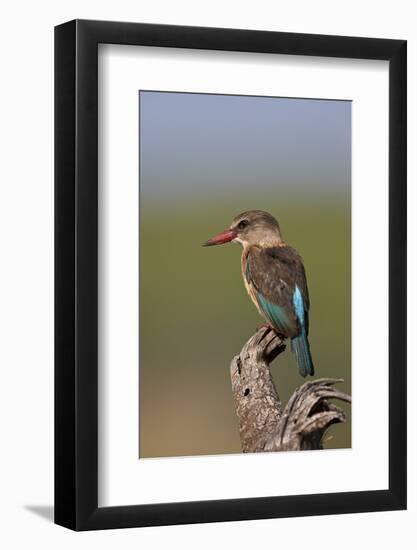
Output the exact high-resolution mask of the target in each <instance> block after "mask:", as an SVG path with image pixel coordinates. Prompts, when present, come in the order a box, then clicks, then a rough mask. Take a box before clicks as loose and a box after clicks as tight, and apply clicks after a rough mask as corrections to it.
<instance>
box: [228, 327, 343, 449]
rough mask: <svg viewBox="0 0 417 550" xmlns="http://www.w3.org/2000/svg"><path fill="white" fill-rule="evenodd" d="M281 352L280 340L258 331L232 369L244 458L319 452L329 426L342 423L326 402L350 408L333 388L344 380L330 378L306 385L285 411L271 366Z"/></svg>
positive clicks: (266, 331) (340, 413) (340, 414)
mask: <svg viewBox="0 0 417 550" xmlns="http://www.w3.org/2000/svg"><path fill="white" fill-rule="evenodd" d="M284 350H285V344H284V341H283V340H282V339H281V338H280V337H279V336H278V335H277V334H276V333H275V332H274V331H273V330H271V329H270V328H268V327H262V328H260V329H259V330H258V331H257V332H256V333H255V334H254V335H253V336H252V337H251V338H250V339H249V340H248V341H247V342H246V344H245V345H244V346H243V348H242V351H241V352H240V354H239V355H237V356H236V357H234V358H233V360H232V362H231V364H230V375H231V380H232V390H233V397H234V402H235V407H236V413H237V416H238V419H239V431H240V441H241V446H242V451H243V452H244V453H254V452H267V451H301V450H312V449H321V448H322V441H323V436H324V433H325V432H326V430H327V429H328V428H329V426H331V425H332V424H335V423H337V422H345V420H346V418H345V414H344V412H343V411H342V410H341V409H340V408H338V407H337V406H336V405H334V404H333V403H330V402H329V401H328V400H329V399H339V400H341V401H345V402H348V403H350V402H351V397H350V396H349V395H347V394H345V393H343V392H340V391H338V390H337V389H336V388H335V387H334V385H335V384H336V383H337V382H341V381H342V380H336V379H331V378H322V379H319V380H313V381H309V382H305V383H304V384H303V385H302V386H301V387H299V388H297V389H296V390H295V392H294V393H293V395H292V396H291V398H290V399H289V401H288V403H287V405H286V407H285V408H284V409H283V407H282V404H281V401H280V398H279V396H278V392H277V389H276V386H275V384H274V381H273V379H272V375H271V371H270V368H269V365H270V363H271V362H272V361H273V360H274V359H275V358H276V357H277V356H278V355H279V354H280V353H282V352H283V351H284Z"/></svg>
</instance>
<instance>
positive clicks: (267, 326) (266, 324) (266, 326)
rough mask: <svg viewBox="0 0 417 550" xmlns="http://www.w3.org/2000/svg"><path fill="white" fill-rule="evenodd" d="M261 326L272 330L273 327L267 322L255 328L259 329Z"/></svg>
mask: <svg viewBox="0 0 417 550" xmlns="http://www.w3.org/2000/svg"><path fill="white" fill-rule="evenodd" d="M262 328H269V330H274V327H273V326H271V325H270V324H268V323H262V325H259V326H258V327H256V330H261V329H262Z"/></svg>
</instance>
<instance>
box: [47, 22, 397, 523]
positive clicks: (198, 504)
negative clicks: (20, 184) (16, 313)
mask: <svg viewBox="0 0 417 550" xmlns="http://www.w3.org/2000/svg"><path fill="white" fill-rule="evenodd" d="M55 159H56V160H55V197H56V201H55V220H56V221H55V266H56V272H55V281H56V285H55V292H56V295H55V304H56V312H55V465H56V466H55V521H56V523H58V524H60V525H63V526H65V527H69V528H71V529H74V530H89V529H106V528H122V527H139V526H147V525H168V524H176V523H198V522H213V521H231V520H245V519H261V518H273V517H274V518H275V517H288V516H306V515H323V514H338V513H353V512H369V511H381V510H394V509H404V508H405V507H406V42H405V41H403V40H385V39H374V38H354V37H339V36H319V35H305V34H288V33H279V32H263V31H262V32H261V31H247V30H237V29H215V28H194V27H177V26H164V25H148V24H139V23H116V22H104V21H80V20H76V21H71V22H68V23H65V24H63V25H60V26H58V27H56V29H55ZM232 243H233V244H232ZM202 245H203V246H202ZM312 472H314V475H312V474H311V473H312Z"/></svg>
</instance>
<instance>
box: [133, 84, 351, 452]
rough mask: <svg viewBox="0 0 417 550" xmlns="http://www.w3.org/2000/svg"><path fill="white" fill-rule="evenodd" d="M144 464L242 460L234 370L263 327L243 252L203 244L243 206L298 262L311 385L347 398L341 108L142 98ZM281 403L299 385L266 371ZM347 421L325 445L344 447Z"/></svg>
mask: <svg viewBox="0 0 417 550" xmlns="http://www.w3.org/2000/svg"><path fill="white" fill-rule="evenodd" d="M139 101H140V387H139V391H140V399H139V402H140V410H139V417H140V418H139V419H140V434H139V435H140V438H139V439H140V449H139V456H140V457H141V458H145V457H162V456H186V455H203V454H204V455H210V454H218V453H238V452H240V444H239V432H238V422H237V418H236V414H235V410H234V406H233V398H232V393H231V385H230V378H229V364H230V361H231V359H232V357H233V356H234V355H235V354H237V353H238V352H239V351H240V349H241V347H242V346H243V344H244V343H245V342H246V340H247V339H248V338H249V337H250V336H251V335H252V334H253V332H254V331H255V330H256V327H257V326H259V325H260V324H262V322H263V319H262V318H261V317H260V316H259V314H258V313H257V311H256V309H255V307H254V306H253V304H252V303H251V301H250V299H249V297H248V296H247V294H246V291H245V289H244V285H243V281H242V278H241V271H240V254H241V248H240V246H238V245H235V244H228V245H223V246H219V247H213V248H208V249H207V248H202V247H201V244H202V242H203V241H205V240H206V239H207V238H209V237H211V236H213V235H214V234H215V233H217V232H219V231H220V230H223V229H225V228H226V227H228V225H229V224H230V222H231V220H232V218H233V217H234V216H235V215H236V214H238V213H240V212H242V211H244V210H248V209H262V210H267V211H269V212H271V213H272V214H273V215H274V216H275V217H276V218H277V219H278V221H279V223H280V226H281V230H282V233H283V236H284V239H285V240H286V242H288V244H291V245H292V246H294V247H295V248H297V250H298V251H299V252H300V253H301V255H302V257H303V259H304V263H305V267H306V271H307V278H308V285H309V291H310V301H311V310H310V338H309V339H310V344H311V350H312V354H313V359H314V363H315V367H316V377H320V378H321V377H327V376H329V377H335V378H343V379H344V383H343V384H341V385H340V388H341V389H343V390H344V391H346V392H348V393H350V391H351V328H350V322H351V294H350V292H351V240H350V227H351V226H350V223H351V221H350V220H351V211H350V170H351V149H350V136H351V132H350V120H351V104H350V102H345V101H326V100H304V99H287V98H253V97H242V96H217V95H206V94H185V93H184V94H180V93H167V92H140V99H139ZM271 368H272V374H273V376H274V380H275V382H276V385H277V388H278V391H279V394H280V397H281V399H282V400H283V402H284V403H285V402H286V401H287V400H288V398H289V396H290V395H291V394H292V393H293V391H294V390H295V388H296V387H297V386H299V385H301V384H302V383H303V379H302V378H301V377H300V376H299V374H298V369H297V365H296V361H295V358H294V356H293V355H292V353H291V352H290V350H289V346H288V348H287V350H286V351H285V353H284V354H282V355H280V356H279V357H278V358H277V359H276V360H275V362H274V363H273V364H272V367H271ZM342 407H343V408H344V410H345V411H346V412H347V414H348V422H347V423H346V424H344V425H336V426H334V427H332V428H331V430H330V431H329V432H328V436H331V437H330V438H329V439H328V441H327V442H326V443H325V447H326V448H345V447H350V444H351V422H350V407H349V406H342Z"/></svg>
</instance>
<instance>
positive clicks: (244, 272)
mask: <svg viewBox="0 0 417 550" xmlns="http://www.w3.org/2000/svg"><path fill="white" fill-rule="evenodd" d="M248 254H249V251H247V250H243V252H242V262H241V263H242V278H243V282H244V283H245V288H246V292H247V293H248V294H249V296H250V299H251V300H252V302H253V303H254V304H255V307H256V309H257V310H258V312H259V314H260V315H262V317H264V314H263V311H262V310H261V309H260V307H259V304H258V300H257V298H256V291H255V288H254V286H253V284H252V283H251V281H250V280H248V277H247V269H246V267H247V261H248Z"/></svg>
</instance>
